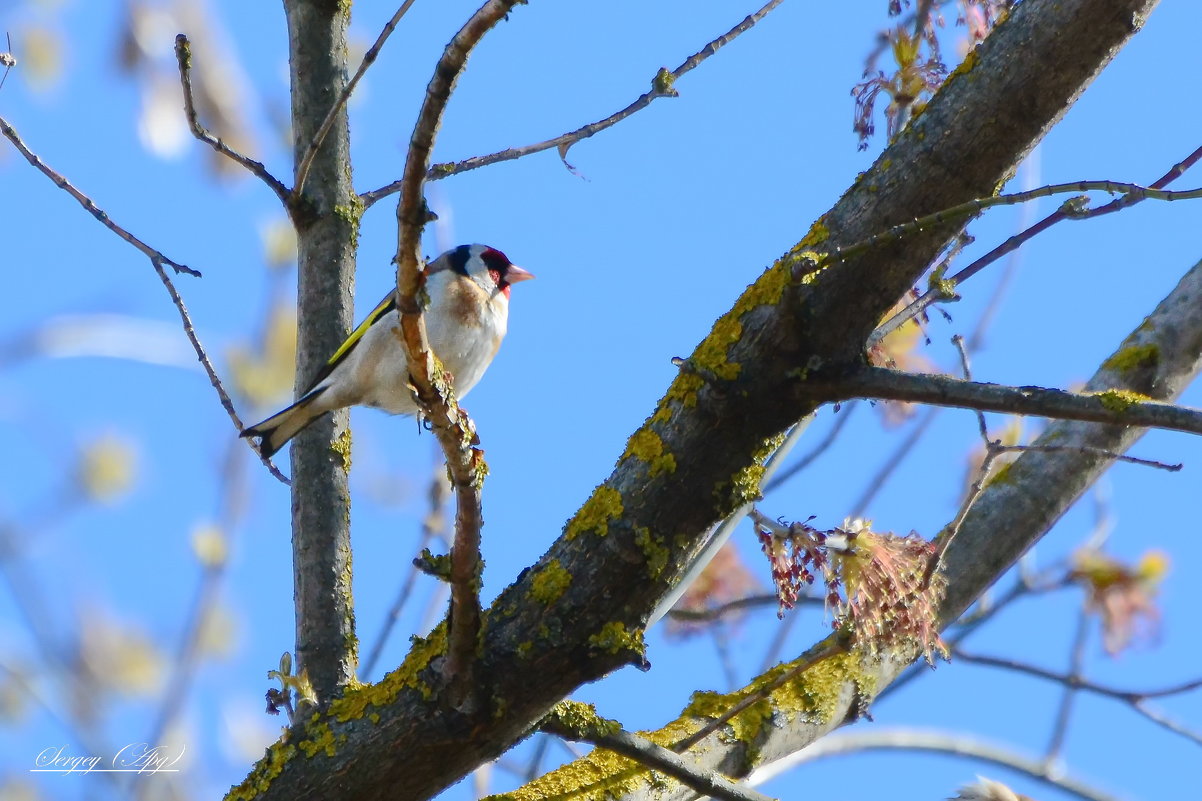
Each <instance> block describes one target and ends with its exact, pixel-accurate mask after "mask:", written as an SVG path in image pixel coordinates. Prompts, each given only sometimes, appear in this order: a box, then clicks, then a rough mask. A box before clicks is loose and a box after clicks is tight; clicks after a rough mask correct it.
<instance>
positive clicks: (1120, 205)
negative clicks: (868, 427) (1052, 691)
mask: <svg viewBox="0 0 1202 801" xmlns="http://www.w3.org/2000/svg"><path fill="white" fill-rule="evenodd" d="M1200 160H1202V147H1199V148H1198V149H1196V150H1194V152H1192V153H1190V154H1189V155H1188V156H1186V157H1185V158H1184V159H1182V160H1181V161H1179V162H1177V163H1176V164H1174V165H1173V166H1172V167H1171V168H1170V169H1169V171H1168V172H1166V173H1165V174H1164V175H1162V176H1161V177H1160V178H1158V179H1156V181H1155V182H1153V183H1152V184H1151V185H1150V186H1149V187H1148V188H1149V189H1152V190H1160V189H1164V187H1166V186H1168V185H1169V184H1171V183H1172V182H1173V181H1175V180H1177V179H1178V178H1180V177H1181V176H1182V175H1184V174H1185V171H1186V170H1188V169H1189V168H1190V167H1192V166H1193V165H1194V164H1196V163H1198V161H1200ZM1029 191H1036V190H1029ZM1019 194H1020V195H1022V194H1026V193H1019ZM1144 199H1145V198H1144V197H1142V196H1139V195H1137V194H1123V195H1122V196H1120V197H1117V198H1115V199H1114V200H1112V201H1110V202H1109V203H1107V204H1105V205H1104V206H1099V207H1097V208H1095V209H1084V210H1082V209H1077V208H1075V207H1073V206H1072V205H1070V204H1064V205H1061V206H1060V207H1059V208H1058V209H1056V211H1054V212H1052V213H1051V214H1049V215H1048V216H1046V217H1044V218H1043V219H1042V220H1040V221H1039V222H1037V223H1035V224H1034V225H1032V226H1030V227H1029V228H1027V229H1025V230H1024V231H1022V232H1021V233H1018V234H1015V235H1014V236H1011V237H1010V238H1009V239H1007V240H1006V241H1005V242H1003V243H1002V244H1000V245H998V246H997V247H996V248H994V249H993V250H991V251H989V252H988V253H986V254H985V255H984V256H982V257H981V258H979V259H977V260H976V261H974V262H973V263H972V264H970V265H968V266H967V267H965V268H964V269H963V270H961V271H960V272H958V273H956V274H955V275H953V276H952V277H951V278H949V279H947V281H948V282H949V283H950V285H952V286H959V285H960V284H962V283H964V282H965V281H967V280H968V279H969V278H972V277H973V276H974V275H976V274H977V273H979V272H981V270H983V269H985V268H986V267H987V266H989V265H990V264H992V263H993V262H995V261H997V260H998V259H1000V258H1001V257H1002V256H1005V255H1006V254H1007V253H1011V252H1013V251H1015V250H1017V249H1018V248H1019V247H1021V246H1022V245H1023V244H1024V243H1026V242H1028V241H1030V240H1031V239H1033V238H1035V237H1036V236H1037V235H1039V234H1041V233H1043V232H1044V231H1046V230H1047V229H1049V228H1051V227H1052V226H1053V225H1055V224H1057V223H1060V222H1063V221H1065V220H1077V219H1086V218H1092V217H1100V216H1102V215H1104V214H1111V213H1113V212H1116V211H1120V210H1121V209H1124V208H1127V207H1128V206H1131V205H1134V204H1135V203H1138V202H1140V201H1142V200H1144ZM944 297H945V293H944V292H942V291H941V290H940V289H939V288H936V287H932V288H931V289H928V290H927V291H926V292H924V293H923V294H922V295H921V296H919V297H918V298H917V299H916V300H914V302H912V303H911V304H910V305H908V306H907V307H906V308H904V309H902V310H901V311H900V312H898V313H897V314H895V315H893V317H891V318H890V319H888V320H886V321H885V322H884V323H882V324H881V325H880V326H879V327H878V328H877V330H876V331H874V332H873V333H872V336H871V337H869V340H868V341H869V346H871V345H872V344H873V343H875V342H879V341H880V340H881V339H883V338H884V337H885V336H887V335H888V334H889V333H890V332H892V331H894V330H896V329H897V328H899V327H900V326H902V325H904V324H905V323H906V322H908V321H909V320H911V319H913V318H914V317H917V316H918V315H920V314H922V313H923V312H924V311H926V309H927V308H928V307H929V306H930V305H931V304H933V303H936V302H938V301H939V300H941V299H943V298H944Z"/></svg>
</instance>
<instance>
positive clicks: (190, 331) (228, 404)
mask: <svg viewBox="0 0 1202 801" xmlns="http://www.w3.org/2000/svg"><path fill="white" fill-rule="evenodd" d="M150 262H151V264H153V265H154V270H155V272H156V273H158V276H159V280H160V281H162V282H163V286H164V287H165V288H166V289H167V294H168V295H170V296H171V302H172V303H174V304H175V308H176V311H178V312H179V319H180V322H181V323H182V324H183V326H184V334H185V336H187V337H188V341H189V342H191V343H192V349H193V350H195V351H196V358H197V359H199V360H200V363H201V365H202V366H203V367H204V370H205V374H206V375H207V376H208V377H209V383H210V384H212V385H213V389H214V390H215V391H216V392H217V397H218V399H219V400H220V401H221V408H223V409H225V413H226V414H227V415H229V418H230V420H231V421H232V422H233V424H234V428H235V430H237V431H241V430H242V428H243V425H242V418H240V417H239V416H238V412H236V411H234V402H233V401H232V400H230V396H229V393H228V392H226V391H225V386H224V385H223V384H222V383H221V378H220V377H219V376H218V375H217V368H215V367H213V362H211V361H210V360H209V355H208V353H206V352H205V349H204V346H203V345H201V344H200V337H198V336H197V335H196V329H195V328H193V326H192V317H191V315H189V314H188V309H187V307H186V306H184V299H183V298H182V297H180V294H179V292H178V291H177V290H176V288H175V284H174V283H172V281H171V276H169V275H167V271H166V270H164V269H163V265H162V264H161V263H160V262H159V261H158V260H156V259H153V258H152V259H151V260H150ZM247 442H249V440H247ZM251 450H253V451H254V452H255V455H256V456H258V457H259V461H261V462H262V463H263V464H264V466H266V467H267V471H268V472H269V473H271V475H273V476H275V478H276V480H278V481H279V482H280V483H282V484H285V485H288V486H291V484H292V482H291V481H289V480H288V477H287V476H285V475H284V474H283V473H281V472H280V469H279V468H278V467H276V466H275V464H274V463H273V462H272V461H271V460H270V459H267V458H265V457H264V456H263V453H262V451H260V450H259V448H258V446H257V445H254V444H253V443H252V444H251Z"/></svg>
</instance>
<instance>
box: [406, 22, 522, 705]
mask: <svg viewBox="0 0 1202 801" xmlns="http://www.w3.org/2000/svg"><path fill="white" fill-rule="evenodd" d="M517 3H518V0H488V1H487V2H485V3H484V5H483V6H481V7H480V9H479V10H477V11H476V13H475V14H473V15H472V16H471V18H470V19H469V20H468V21H467V22H466V23H465V24H464V26H463V27H462V28H460V29H459V32H458V33H456V34H455V36H454V38H452V39H451V41H450V42H449V43H447V46H446V49H444V50H443V54H442V58H440V59H439V61H438V64H437V65H436V66H435V68H434V77H433V78H431V79H430V83H429V85H428V86H427V87H426V97H425V100H424V101H423V102H422V107H421V111H420V112H419V113H418V117H417V124H416V125H414V128H413V136H412V137H411V138H410V140H409V154H408V156H407V157H406V159H405V173H404V177H403V178H402V179H401V200H400V203H399V204H398V205H397V255H396V263H397V310H398V311H399V312H400V317H401V330H400V340H401V344H402V346H403V347H404V349H405V357H406V360H407V362H408V365H409V379H410V382H411V383H412V385H413V388H414V394H415V396H416V397H417V399H418V402H419V404H420V406H421V409H422V413H423V415H424V416H425V418H426V419H427V420H429V422H430V425H431V427H432V428H433V430H434V435H435V436H436V437H437V438H438V444H439V445H441V446H442V452H443V454H444V455H445V456H446V459H447V469H448V470H449V471H450V474H451V485H452V486H453V487H454V489H455V541H454V545H453V546H452V548H451V613H450V642H449V646H448V652H447V659H446V664H445V666H444V670H443V675H444V677H445V678H446V680H447V683H448V686H449V692H450V697H449V701H450V703H451V704H452V705H454V706H456V707H465V708H468V709H470V708H471V707H473V706H474V705H475V701H474V695H475V693H476V691H477V690H478V689H479V688H478V687H477V686H476V682H475V674H474V664H475V662H476V659H477V655H478V653H477V652H478V648H479V645H480V638H479V634H480V591H479V584H480V572H481V570H482V567H483V566H482V563H481V561H480V528H481V526H483V525H484V518H483V514H482V511H481V508H480V489H481V486H482V484H483V482H484V476H485V474H486V473H487V471H488V468H487V466H486V465H485V463H484V452H483V451H482V450H480V449H479V448H475V447H473V443H474V442H475V441H476V432H475V426H474V425H473V424H472V421H471V420H470V419H469V418H468V416H467V414H466V413H464V411H463V410H462V409H460V408H459V405H458V404H457V403H456V402H455V400H454V397H453V394H452V393H451V392H450V391H449V389H450V388H449V383H448V381H447V379H446V375H445V373H443V371H442V369H441V365H438V366H436V361H435V359H434V358H433V355H432V354H431V353H430V343H429V341H428V340H427V338H426V326H425V322H424V321H423V320H422V309H421V304H420V302H419V297H420V293H421V290H422V287H423V286H424V285H425V280H426V276H425V272H424V270H423V269H422V266H421V239H422V229H423V228H425V225H426V221H427V220H428V218H429V210H428V209H427V207H426V199H425V195H424V192H423V188H424V186H425V181H426V172H427V170H428V169H429V165H430V153H431V151H432V150H433V148H434V139H435V137H436V136H437V135H438V129H439V127H440V126H441V124H442V115H443V111H444V110H445V109H446V105H447V101H448V100H450V98H451V93H452V92H453V91H454V90H455V83H456V81H458V80H459V75H460V73H461V72H463V69H464V67H466V66H467V59H468V56H469V55H470V54H471V52H472V49H473V48H474V47H475V46H476V44H477V43H478V42H479V41H480V40H481V39H482V38H483V37H484V34H486V33H488V31H489V30H490V29H491V28H492V27H493V26H494V25H496V24H497V23H498V22H499V21H500V20H501V18H502V17H504V16H505V15H506V14H508V13H509V11H510V10H511V9H512V8H513V7H514V6H515V5H517Z"/></svg>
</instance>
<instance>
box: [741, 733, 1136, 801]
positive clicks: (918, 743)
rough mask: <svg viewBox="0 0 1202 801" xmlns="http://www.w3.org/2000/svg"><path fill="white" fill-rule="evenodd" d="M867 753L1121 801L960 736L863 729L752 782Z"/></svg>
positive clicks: (765, 770)
mask: <svg viewBox="0 0 1202 801" xmlns="http://www.w3.org/2000/svg"><path fill="white" fill-rule="evenodd" d="M866 751H925V752H929V753H936V754H953V755H955V756H962V757H970V758H972V759H979V760H982V761H984V762H990V763H992V764H994V765H999V766H1001V767H1004V768H1009V769H1011V770H1016V771H1018V772H1020V773H1024V774H1026V775H1027V776H1030V777H1031V778H1033V779H1035V780H1037V781H1040V782H1042V783H1044V784H1046V785H1047V786H1048V787H1052V788H1054V789H1057V790H1062V791H1064V792H1067V793H1072V794H1073V795H1075V796H1077V797H1078V798H1082V799H1085V801H1118V799H1117V798H1116V797H1115V796H1113V795H1111V794H1109V793H1107V792H1105V791H1104V790H1100V789H1098V788H1095V787H1091V786H1090V785H1088V784H1086V783H1085V782H1084V781H1082V780H1081V779H1077V778H1073V777H1071V776H1064V775H1061V774H1059V773H1050V772H1048V770H1047V769H1046V768H1045V767H1044V766H1043V765H1042V764H1040V762H1039V760H1037V759H1032V758H1031V757H1027V756H1023V755H1021V754H1018V753H1015V752H1014V751H1012V750H1010V749H1009V748H1005V747H1003V746H1000V745H995V744H993V743H988V742H985V741H983V740H978V739H976V738H975V737H973V736H971V735H967V734H962V733H958V732H950V733H949V732H941V731H923V730H920V729H860V730H857V731H849V732H840V733H835V734H829V735H827V736H826V737H824V738H822V739H821V740H819V741H818V742H816V743H813V744H811V745H810V746H808V747H807V748H804V749H802V750H801V751H798V752H796V753H794V754H790V755H789V756H787V757H785V758H783V759H780V760H777V761H776V762H773V763H771V764H770V765H766V766H764V767H762V768H759V769H758V770H756V771H755V772H754V773H752V775H751V776H750V777H749V778H748V781H750V782H752V783H755V784H759V783H761V782H765V781H768V780H769V779H771V778H773V777H775V776H778V775H780V774H781V773H783V772H784V771H786V770H791V769H792V768H795V767H797V766H798V765H800V764H802V763H804V762H814V761H816V760H819V759H826V758H828V757H832V756H838V755H841V754H853V753H857V754H858V753H863V752H866Z"/></svg>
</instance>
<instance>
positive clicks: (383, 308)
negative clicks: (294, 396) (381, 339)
mask: <svg viewBox="0 0 1202 801" xmlns="http://www.w3.org/2000/svg"><path fill="white" fill-rule="evenodd" d="M395 308H396V292H395V291H394V292H389V293H388V295H387V296H386V297H385V298H384V299H383V300H382V301H380V303H379V305H377V306H376V308H374V309H373V310H372V312H371V314H369V315H367V318H366V319H365V320H364V321H363V322H361V323H359V327H358V328H356V329H355V330H354V331H352V332H351V335H350V336H349V337H347V338H346V340H345V341H344V342H343V343H342V344H341V345H339V346H338V350H336V351H334V355H333V356H331V357H330V358H329V360H328V361H327V362H326V363H325V365H324V366H323V367H322V368H321V370H319V371H318V373H317V376H316V377H315V378H314V379H313V383H311V384H310V385H309V389H308V390H306V392H309V391H311V390H312V389H313V387H315V386H317V385H318V384H320V383H321V382H322V381H324V380H325V379H326V378H327V377H328V376H329V375H330V373H332V372H334V368H335V367H337V366H338V365H339V364H340V363H341V362H342V360H343V359H345V358H346V355H347V354H348V353H350V352H351V351H352V350H353V349H354V347H355V346H356V345H358V344H359V342H360V340H362V339H363V335H364V334H366V333H367V329H369V328H371V327H372V326H373V325H375V324H376V322H377V321H378V320H379V319H380V318H381V317H383V316H384V315H386V314H388V313H389V312H390V311H392V310H394V309H395Z"/></svg>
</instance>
